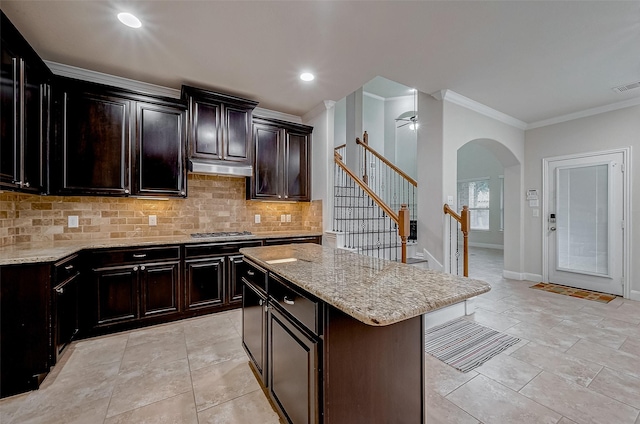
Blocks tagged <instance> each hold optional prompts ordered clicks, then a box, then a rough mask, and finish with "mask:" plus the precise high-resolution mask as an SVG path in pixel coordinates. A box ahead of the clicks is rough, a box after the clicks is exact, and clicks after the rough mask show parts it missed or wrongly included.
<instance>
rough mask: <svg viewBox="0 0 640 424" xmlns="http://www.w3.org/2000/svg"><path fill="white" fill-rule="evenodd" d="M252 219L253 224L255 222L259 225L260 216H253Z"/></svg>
mask: <svg viewBox="0 0 640 424" xmlns="http://www.w3.org/2000/svg"><path fill="white" fill-rule="evenodd" d="M253 219H254V222H255V223H256V224H259V223H260V215H258V214H255V215H254V216H253Z"/></svg>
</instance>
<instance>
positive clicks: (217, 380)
mask: <svg viewBox="0 0 640 424" xmlns="http://www.w3.org/2000/svg"><path fill="white" fill-rule="evenodd" d="M191 375H192V378H193V391H194V394H195V399H196V409H197V411H198V412H200V411H203V410H205V409H207V408H210V407H212V406H216V405H219V404H221V403H224V402H226V401H229V400H231V399H235V398H237V397H239V396H242V395H245V394H247V393H250V392H253V391H255V390H258V389H259V388H260V386H259V385H258V382H257V380H256V378H255V376H254V375H253V372H252V371H251V369H250V368H249V363H248V362H247V360H246V358H241V359H232V360H229V361H225V362H220V363H218V364H215V365H212V366H210V367H206V368H201V369H199V370H196V371H194V372H193V373H192V374H191Z"/></svg>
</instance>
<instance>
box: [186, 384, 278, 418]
mask: <svg viewBox="0 0 640 424" xmlns="http://www.w3.org/2000/svg"><path fill="white" fill-rule="evenodd" d="M198 420H199V423H200V424H245V423H260V424H279V423H280V419H279V417H278V414H276V412H275V411H274V410H273V408H271V404H270V403H269V401H268V400H267V398H266V396H265V395H264V393H263V392H262V390H255V391H253V392H251V393H247V394H246V395H243V396H240V397H237V398H235V399H232V400H229V401H227V402H224V403H221V404H219V405H217V406H214V407H211V408H208V409H205V410H204V411H200V412H199V413H198Z"/></svg>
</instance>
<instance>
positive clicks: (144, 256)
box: [133, 253, 147, 259]
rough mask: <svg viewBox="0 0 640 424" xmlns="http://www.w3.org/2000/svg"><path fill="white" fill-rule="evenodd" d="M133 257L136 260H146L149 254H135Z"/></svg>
mask: <svg viewBox="0 0 640 424" xmlns="http://www.w3.org/2000/svg"><path fill="white" fill-rule="evenodd" d="M133 257H134V258H136V259H141V258H146V257H147V254H146V253H134V254H133Z"/></svg>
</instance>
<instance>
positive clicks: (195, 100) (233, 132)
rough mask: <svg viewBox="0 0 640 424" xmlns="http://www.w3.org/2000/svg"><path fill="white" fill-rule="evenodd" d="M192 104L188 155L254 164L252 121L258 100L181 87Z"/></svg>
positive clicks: (197, 158)
mask: <svg viewBox="0 0 640 424" xmlns="http://www.w3.org/2000/svg"><path fill="white" fill-rule="evenodd" d="M182 97H183V98H184V99H185V100H187V102H188V105H189V132H188V139H189V158H190V159H196V160H204V161H212V162H214V163H215V162H232V163H235V164H242V165H249V164H250V163H251V156H250V155H251V120H252V113H253V109H254V108H255V107H256V106H257V105H258V103H257V102H254V101H251V100H247V99H242V98H240V97H234V96H230V95H227V94H221V93H214V92H211V91H207V90H203V89H200V88H195V87H190V86H186V85H183V86H182Z"/></svg>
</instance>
